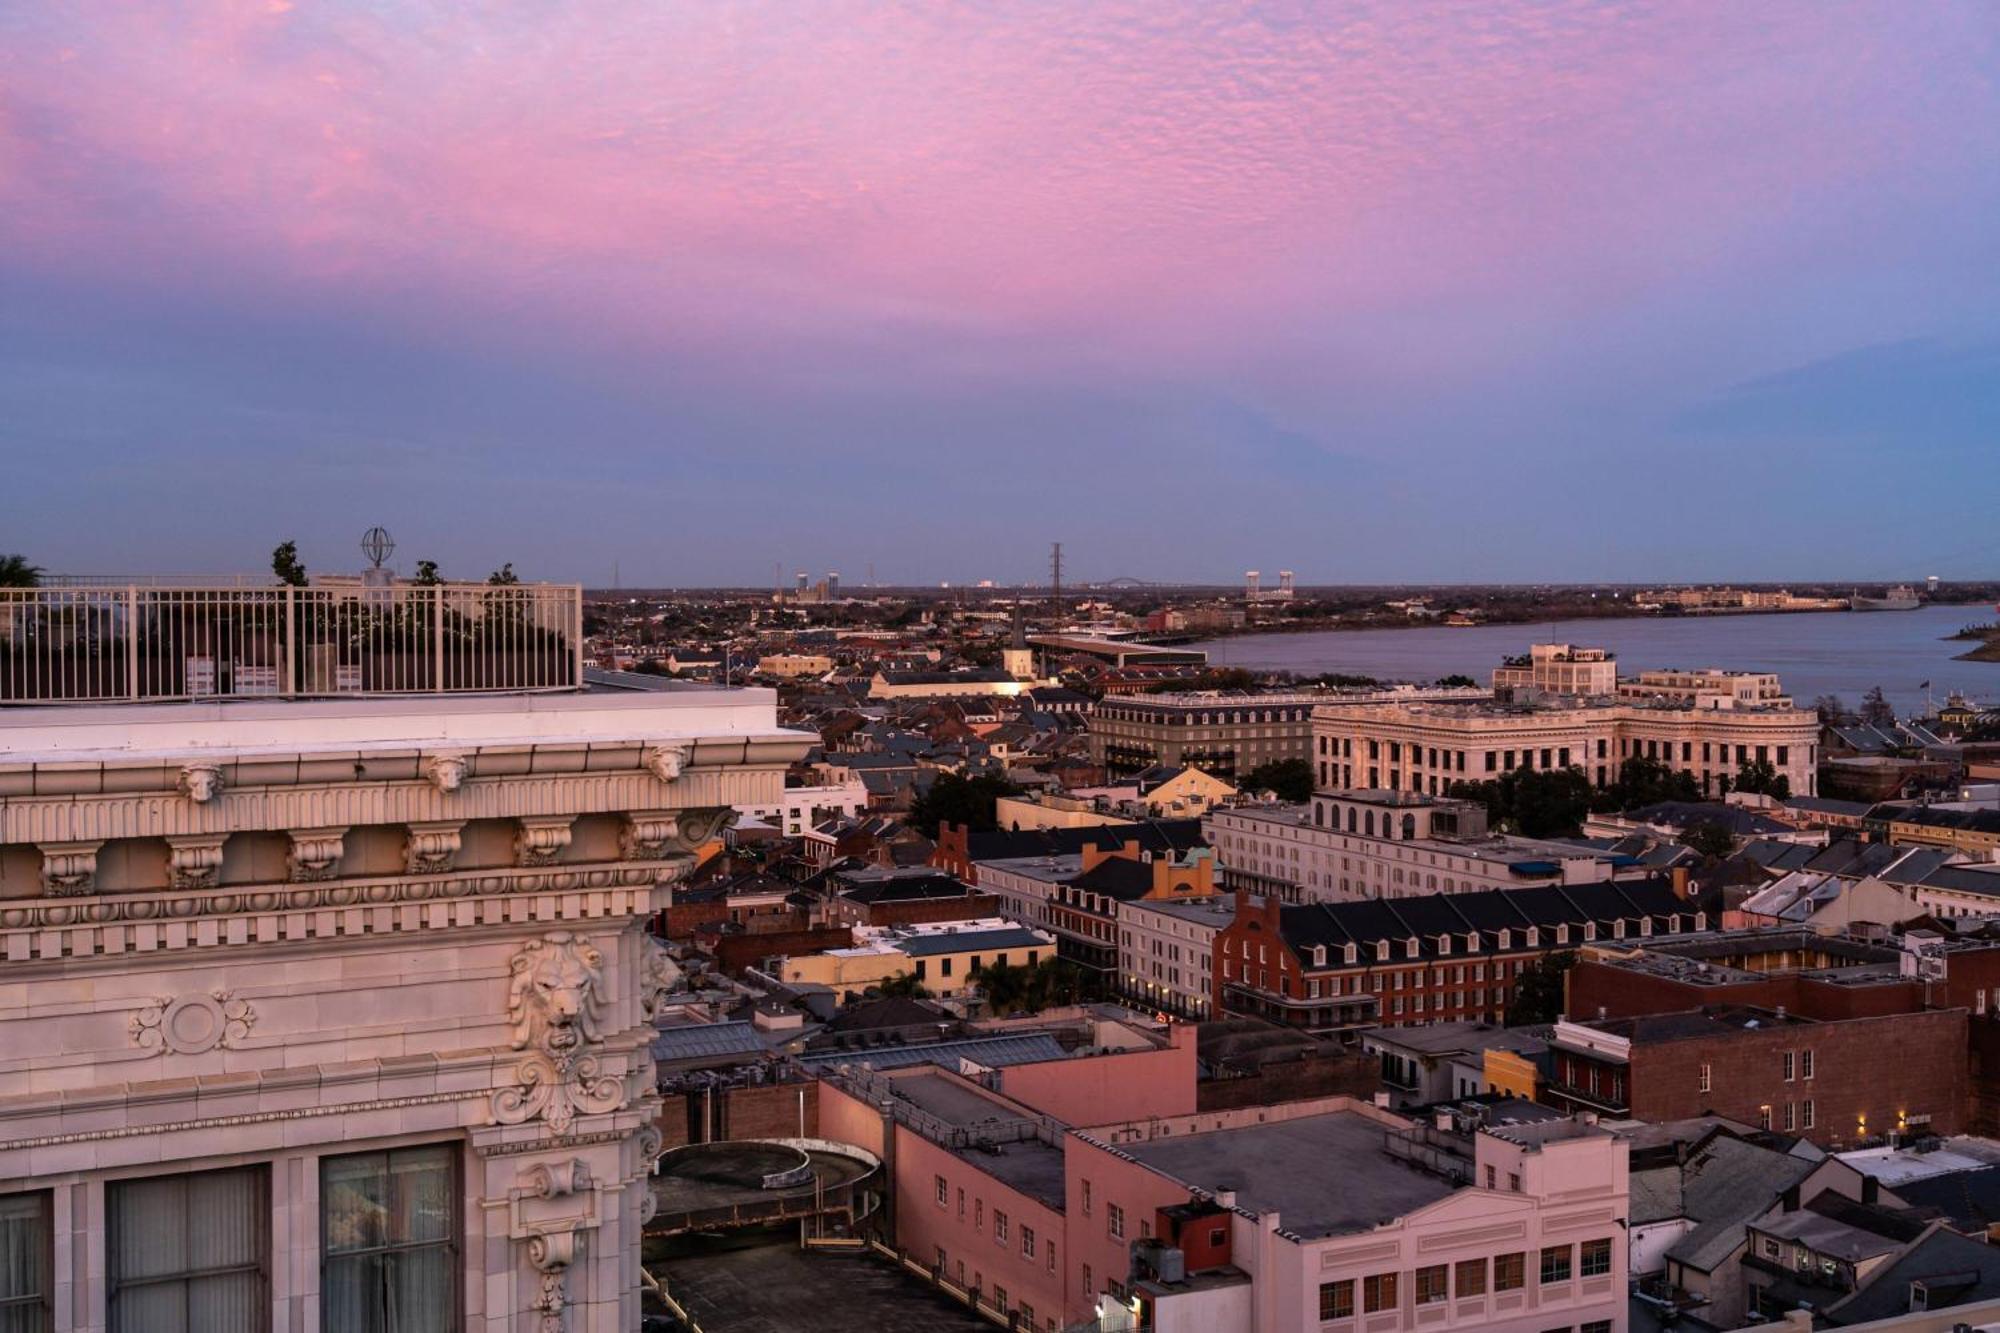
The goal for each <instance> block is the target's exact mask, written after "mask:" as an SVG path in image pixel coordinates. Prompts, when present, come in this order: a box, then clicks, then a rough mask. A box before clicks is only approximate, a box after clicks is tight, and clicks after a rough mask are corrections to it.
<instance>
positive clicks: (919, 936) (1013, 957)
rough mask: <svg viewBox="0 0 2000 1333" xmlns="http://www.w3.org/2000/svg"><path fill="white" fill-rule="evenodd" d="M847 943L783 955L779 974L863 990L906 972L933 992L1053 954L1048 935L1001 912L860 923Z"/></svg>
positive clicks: (961, 988)
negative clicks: (967, 918) (887, 923)
mask: <svg viewBox="0 0 2000 1333" xmlns="http://www.w3.org/2000/svg"><path fill="white" fill-rule="evenodd" d="M854 938H855V943H854V945H853V946H852V947H851V948H846V949H828V950H826V951H824V952H822V953H815V954H803V955H800V956H799V957H796V958H787V959H785V960H784V961H783V962H782V963H781V964H780V965H779V967H778V975H779V977H780V978H781V979H782V980H784V981H786V982H789V983H796V984H803V985H816V986H826V987H829V988H831V989H833V990H836V991H841V990H866V989H867V988H868V987H870V986H876V985H880V984H881V983H882V982H885V981H888V980H890V979H891V978H894V977H898V976H902V975H904V974H906V973H907V974H909V975H910V976H913V977H915V978H916V980H917V981H918V982H920V983H921V984H922V985H923V987H924V989H925V990H927V991H929V992H930V993H931V994H932V995H937V996H954V995H959V994H963V993H964V992H965V991H966V990H968V989H970V988H971V987H972V986H973V985H974V984H975V983H974V981H973V979H972V978H973V973H975V972H977V971H978V970H979V969H980V968H982V967H992V966H995V965H999V964H1005V965H1007V966H1010V967H1033V966H1035V965H1036V964H1038V963H1040V962H1041V961H1042V960H1043V959H1045V958H1053V957H1055V956H1056V942H1055V937H1054V936H1052V935H1045V934H1043V933H1042V932H1041V931H1039V930H1031V929H1029V928H1028V927H1026V926H1018V925H1015V924H1014V923H1013V922H1011V921H1008V920H1005V919H1004V918H1001V917H982V918H979V919H977V920H970V921H933V922H926V923H923V924H920V925H910V926H890V927H874V926H859V927H856V928H855V931H854Z"/></svg>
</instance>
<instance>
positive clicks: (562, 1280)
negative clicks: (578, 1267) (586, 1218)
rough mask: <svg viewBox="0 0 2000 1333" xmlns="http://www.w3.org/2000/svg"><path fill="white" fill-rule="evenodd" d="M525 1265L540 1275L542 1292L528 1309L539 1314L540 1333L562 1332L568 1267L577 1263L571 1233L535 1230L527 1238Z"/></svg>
mask: <svg viewBox="0 0 2000 1333" xmlns="http://www.w3.org/2000/svg"><path fill="white" fill-rule="evenodd" d="M528 1262H529V1263H531V1264H533V1265H534V1266H535V1271H536V1272H538V1273H540V1274H541V1275H542V1291H541V1294H540V1295H539V1296H537V1297H536V1298H535V1301H534V1304H533V1305H532V1306H530V1307H529V1308H530V1309H532V1310H534V1311H535V1313H537V1314H539V1315H541V1317H542V1320H541V1333H563V1308H564V1307H565V1306H567V1305H568V1304H569V1266H570V1265H571V1264H572V1263H574V1262H576V1233H575V1232H574V1231H538V1232H536V1233H535V1234H534V1235H532V1236H530V1237H528Z"/></svg>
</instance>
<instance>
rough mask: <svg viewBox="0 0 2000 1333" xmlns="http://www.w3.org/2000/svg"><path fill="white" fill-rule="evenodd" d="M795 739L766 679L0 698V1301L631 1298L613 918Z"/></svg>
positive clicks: (424, 1305)
mask: <svg viewBox="0 0 2000 1333" xmlns="http://www.w3.org/2000/svg"><path fill="white" fill-rule="evenodd" d="M135 655H136V650H135ZM439 679H440V681H442V680H443V677H442V674H440V676H439ZM133 693H134V694H138V693H140V691H138V690H136V689H135V690H134V691H133ZM810 740H811V738H810V737H809V736H806V735H803V734H801V733H797V732H788V731H785V730H782V729H780V728H779V727H778V726H777V725H776V714H775V701H774V698H773V696H772V695H771V694H770V693H769V692H767V691H762V690H732V691H719V690H711V689H702V688H682V689H670V690H666V691H659V692H653V691H647V692H623V691H613V692H594V691H591V690H586V689H583V688H576V687H572V688H569V689H555V690H543V691H541V692H533V693H530V692H519V693H505V692H477V691H465V692H453V691H452V690H451V689H449V688H446V687H443V686H441V687H440V688H438V689H437V690H435V691H434V692H431V693H425V694H412V695H404V696H399V697H385V696H380V695H370V694H367V693H364V692H358V693H354V694H351V695H350V697H338V698H323V699H319V700H306V699H297V700H294V699H229V700H225V701H213V702H149V701H143V700H136V699H135V700H134V701H131V702H125V703H110V702H102V701H100V702H90V703H82V704H39V705H38V704H33V703H29V704H26V705H13V706H0V1325H4V1326H5V1327H7V1328H18V1329H31V1330H33V1329H48V1330H56V1331H58V1333H61V1331H67V1330H78V1331H83V1330H88V1331H90V1333H97V1331H99V1330H105V1331H107V1333H108V1331H111V1330H117V1331H119V1333H125V1331H127V1330H130V1331H132V1333H177V1331H185V1333H305V1331H310V1330H321V1331H323V1333H374V1331H378V1330H379V1331H380V1333H418V1331H420V1330H421V1331H424V1333H429V1331H432V1330H467V1331H468V1333H471V1331H473V1330H477V1331H479V1333H503V1331H504V1333H612V1330H617V1333H629V1330H631V1329H634V1328H636V1327H638V1301H639V1289H640V1277H639V1235H640V1229H641V1226H642V1224H643V1222H644V1220H645V1218H646V1217H647V1216H648V1215H649V1211H650V1207H651V1196H650V1191H649V1189H648V1186H647V1178H648V1175H649V1172H650V1167H651V1163H652V1160H653V1158H654V1156H655V1153H656V1150H657V1147H658V1144H659V1135H658V1131H657V1129H656V1128H655V1125H654V1119H655V1115H656V1112H657V1109H658V1102H657V1098H656V1096H655V1094H654V1077H653V1070H652V1066H651V1060H650V1056H649V1041H650V1038H651V1037H652V1035H653V1030H652V1026H651V1023H650V1021H649V1013H650V1009H651V1006H652V1004H653V1003H654V1000H655V997H656V995H657V992H658V990H659V987H660V984H661V980H662V978H663V976H664V969H663V968H661V967H660V965H659V963H660V960H659V958H658V956H657V947H656V946H655V945H653V944H652V942H651V941H650V939H649V938H648V936H647V935H646V932H645V929H644V925H643V923H644V922H645V920H646V918H647V917H648V916H649V915H650V914H651V913H653V912H654V911H656V910H658V909H660V908H662V907H663V906H665V903H666V899H667V896H668V893H669V886H670V885H671V884H672V883H673V882H674V880H675V879H676V877H678V876H680V875H681V874H683V873H684V872H685V870H686V868H687V867H688V865H689V862H690V856H689V851H690V849H691V848H692V847H694V846H695V845H697V844H698V843H700V842H701V841H703V840H704V839H705V838H707V837H708V836H710V835H711V834H712V833H713V832H714V830H715V829H716V828H717V827H718V826H719V824H720V823H721V822H722V821H723V820H724V819H725V818H726V817H727V812H728V811H729V810H730V809H731V808H732V807H736V806H745V805H758V804H764V803H769V802H772V801H775V800H777V799H778V797H779V792H780V789H781V788H782V786H783V775H784V770H785V766H786V764H787V763H788V762H790V761H792V760H794V759H796V758H798V757H800V756H801V755H803V753H804V752H805V750H806V748H807V746H808V744H809V743H810Z"/></svg>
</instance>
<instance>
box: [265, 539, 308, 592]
mask: <svg viewBox="0 0 2000 1333" xmlns="http://www.w3.org/2000/svg"><path fill="white" fill-rule="evenodd" d="M271 572H272V573H273V574H276V575H277V576H278V582H280V583H283V584H288V585H290V586H291V587H294V588H303V587H305V586H306V567H305V563H304V562H303V561H301V560H300V559H299V544H298V543H297V542H294V541H284V542H279V543H278V545H277V548H276V549H275V550H273V551H272V552H271Z"/></svg>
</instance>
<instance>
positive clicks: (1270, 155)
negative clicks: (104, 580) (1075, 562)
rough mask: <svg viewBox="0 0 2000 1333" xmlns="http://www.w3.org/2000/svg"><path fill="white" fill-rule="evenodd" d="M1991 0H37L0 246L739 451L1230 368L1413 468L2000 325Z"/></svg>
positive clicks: (92, 276) (1168, 390) (5, 19)
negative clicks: (471, 356)
mask: <svg viewBox="0 0 2000 1333" xmlns="http://www.w3.org/2000/svg"><path fill="white" fill-rule="evenodd" d="M1996 16H2000V11H1996V10H1995V9H1994V8H1993V7H1992V6H1989V5H1985V4H1981V3H1963V4H1949V3H1916V4H1908V3H1900V2H1899V3H1893V4H1844V5H1835V4H1820V3H1781V2H1776V0H1774V2H1773V3H1760V4H1755V5H1745V4H1740V3H1682V4H1666V5H1647V4H1630V5H1619V4H1608V3H1584V2H1583V0H1568V2H1564V0H1553V2H1551V3H1545V4H1504V5H1497V4H1496V5H1486V6H1478V5H1461V4H1450V5H1442V4H1419V3H1412V2H1410V0H1401V2H1396V3H1346V4H1317V5H1312V4H1271V5H1226V4H1192V3H1189V4H1180V3H1166V2H1165V0H1146V2H1143V3H1141V2H1137V0H1135V2H1133V3H1103V4H1084V3H1077V4H1046V5H1043V4H1015V5H984V4H981V5H972V4H942V3H940V4H910V5H891V4H861V3H842V2H837V0H834V2H825V3H807V2H805V0H782V2H777V3H769V4H750V3H734V4H732V3H700V4H692V3H690V4H674V3H667V4H663V3H658V2H657V0H653V2H650V3H643V4H624V5H619V4H605V5H585V6H552V5H545V4H532V5H531V4H519V5H513V6H476V7H452V8H450V9H444V8H442V7H440V8H432V7H429V6H415V5H405V4H387V3H384V4H374V5H366V6H362V5H331V4H313V3H307V2H306V0H297V2H296V3H287V0H258V2H257V3H228V4H191V3H190V4H151V3H127V4H109V3H79V4H63V5H54V4H51V5H45V6H24V7H20V8H17V9H16V10H15V11H14V12H13V13H12V14H11V15H9V16H0V211H4V214H5V218H6V236H7V240H8V244H9V250H10V254H9V257H8V259H7V260H6V261H5V263H6V272H8V273H9V274H11V275H13V276H15V277H16V278H17V279H20V280H23V281H28V282H31V283H33V284H35V285H36V289H37V290H38V291H47V292H52V293H54V294H55V299H57V300H58V301H59V302H60V303H61V304H62V305H63V306H64V307H65V309H64V311H63V312H62V313H63V314H64V315H65V316H66V317H67V316H73V317H74V318H75V319H76V320H80V321H82V322H84V323H88V320H87V319H86V318H85V316H84V315H83V314H81V313H79V312H82V311H87V309H88V308H89V305H90V302H91V300H93V299H109V300H115V301H127V300H142V299H143V300H145V301H148V302H154V303H156V304H157V306H158V307H159V308H164V309H168V310H178V311H180V312H182V313H183V314H185V313H186V312H189V311H198V312H201V313H202V317H203V318H209V317H216V318H222V317H223V316H222V315H219V314H217V312H229V313H228V316H227V317H228V318H230V319H239V320H248V321H255V320H257V319H287V320H289V319H295V318H306V319H311V320H313V321H317V323H318V325H319V326H320V328H321V329H322V330H323V331H329V332H330V333H332V334H337V335H338V336H340V337H343V338H346V337H361V338H369V337H374V338H379V339H384V340H388V341H391V342H393V341H396V340H403V339H408V340H413V341H415V342H418V343H430V344H436V345H448V346H451V347H453V348H457V349H461V350H464V351H467V352H468V353H476V354H478V355H482V356H490V357H493V358H495V359H496V360H504V361H505V362H506V363H507V364H509V365H512V366H520V365H528V366H535V367H540V368H542V369H543V370H545V371H546V373H549V374H551V375H554V376H560V377H561V378H562V379H563V380H564V382H565V383H567V384H572V385H574V384H585V385H594V386H595V387H596V388H597V389H599V390H601V391H604V392H608V393H617V394H625V393H631V394H636V395H639V396H641V397H643V396H644V395H645V394H646V393H648V392H650V388H649V386H653V385H657V384H659V383H670V384H673V385H676V386H681V387H682V388H686V389H687V390H688V391H689V392H690V393H693V392H695V389H696V387H697V386H698V387H699V388H700V392H701V393H702V394H703V395H705V396H704V398H703V401H702V402H701V403H700V404H699V405H698V406H697V407H695V408H691V410H698V411H699V412H700V414H701V415H702V416H703V418H704V419H705V420H713V421H716V422H728V423H732V424H731V426H730V427H729V428H731V429H737V430H740V431H742V432H744V433H745V434H746V435H747V436H750V437H752V438H756V437H758V435H759V432H758V430H757V428H755V427H754V426H752V425H749V424H746V423H747V422H749V421H752V420H754V419H755V418H756V416H757V409H758V407H759V405H760V403H761V402H762V401H764V400H766V399H767V398H768V397H771V396H775V397H778V398H782V399H784V400H785V402H786V403H787V404H789V405H791V406H792V407H794V408H796V410H797V411H798V412H799V413H802V414H804V415H807V416H811V415H812V414H814V413H817V412H821V411H824V410H828V409H827V405H828V404H831V405H833V406H834V408H835V409H838V408H839V407H840V406H841V405H843V404H844V405H847V406H849V407H851V408H852V409H853V411H854V412H855V413H857V415H856V416H855V417H854V419H853V421H852V423H851V424H852V427H853V429H854V431H856V432H857V433H862V434H866V433H868V432H870V431H873V430H875V429H876V428H877V426H876V424H875V423H877V422H879V421H880V420H882V419H884V418H887V419H891V420H893V419H894V418H895V416H896V413H897V409H896V407H895V402H896V399H897V398H898V397H906V398H910V399H915V400H921V401H922V402H923V403H925V404H928V405H930V406H931V407H933V408H940V405H943V407H942V408H940V410H943V408H948V407H949V405H950V404H951V403H952V402H954V401H962V402H964V403H966V404H968V406H967V408H966V410H967V411H968V412H970V411H974V410H979V411H982V412H983V411H984V410H985V409H983V408H978V409H975V408H974V407H973V406H970V405H971V404H977V403H980V402H984V401H985V400H987V399H988V398H991V397H1003V398H1004V397H1007V396H1009V395H1023V396H1026V397H1029V398H1040V397H1044V396H1048V395H1061V394H1067V393H1072V392H1080V393H1087V394H1091V395H1099V396H1102V397H1105V398H1107V399H1109V400H1110V401H1113V402H1122V403H1130V402H1133V401H1143V402H1151V403H1158V402H1159V401H1162V395H1171V394H1179V393H1192V394H1194V395H1195V396H1197V397H1203V398H1208V399H1213V400H1215V401H1227V402H1229V403H1230V404H1231V405H1232V407H1235V408H1241V409H1242V410H1245V411H1248V412H1250V413H1251V414H1253V415H1255V416H1257V417H1258V418H1260V419H1263V420H1265V421H1268V422H1269V423H1271V424H1272V428H1273V429H1275V430H1277V431H1279V432H1281V433H1283V434H1285V435H1287V436H1292V435H1296V436H1298V437H1300V438H1301V439H1303V440H1304V441H1305V442H1306V443H1305V445H1304V446H1303V447H1305V448H1307V449H1309V450H1310V449H1313V448H1320V449H1323V450H1325V451H1327V452H1329V453H1339V452H1342V451H1345V450H1354V449H1359V450H1360V451H1361V452H1362V453H1363V454H1364V455H1365V456H1368V457H1370V458H1373V459H1375V460H1376V461H1381V460H1382V459H1384V458H1393V457H1394V456H1395V455H1396V453H1397V451H1398V449H1399V448H1408V447H1416V446H1418V445H1420V444H1423V443H1425V442H1430V441H1435V440H1436V439H1437V435H1438V432H1440V431H1445V432H1449V431H1451V430H1453V429H1454V428H1455V426H1456V425H1457V424H1462V423H1464V422H1465V421H1466V412H1467V410H1468V407H1467V405H1468V402H1470V401H1480V402H1483V403H1484V404H1485V406H1484V407H1482V408H1481V409H1480V412H1481V413H1482V414H1483V416H1484V417H1485V418H1487V422H1486V424H1491V422H1492V421H1493V420H1498V421H1499V422H1501V423H1506V422H1509V421H1513V422H1514V426H1513V428H1514V429H1518V430H1522V431H1526V432H1528V434H1529V435H1530V436H1542V437H1546V436H1547V435H1548V434H1550V433H1552V432H1555V433H1567V432H1568V431H1569V430H1571V429H1573V428H1574V422H1575V414H1576V412H1577V410H1578V409H1579V408H1580V407H1581V408H1586V409H1587V408H1588V407H1589V406H1590V405H1591V404H1592V403H1593V390H1592V389H1591V388H1590V387H1588V386H1589V385H1596V386H1598V391H1601V392H1602V393H1603V395H1604V399H1605V402H1606V403H1609V402H1627V401H1630V400H1631V398H1632V397H1633V396H1634V395H1641V396H1648V397H1651V396H1655V395H1659V394H1661V393H1662V391H1663V388H1664V387H1665V386H1676V387H1677V390H1678V391H1681V392H1690V393H1693V394H1694V396H1696V397H1699V396H1700V394H1701V393H1705V392H1712V391H1719V390H1721V389H1723V388H1726V387H1727V386H1728V385H1731V384H1735V383H1738V382H1741V381H1744V380H1749V379H1754V378H1756V377H1758V376H1760V375H1766V374H1772V373H1776V372H1779V371H1784V370H1787V369H1789V368H1791V367H1795V366H1800V365H1804V364H1808V363H1811V362H1814V361H1816V360H1820V359H1823V358H1828V357H1833V356H1837V355H1840V354H1843V353H1846V352H1849V351H1851V350H1853V349H1855V348H1857V347H1864V346H1870V345H1875V344H1879V343H1888V342H1897V341H1901V340H1905V339H1909V338H1917V337H1944V338H1946V339H1950V340H1956V341H1964V340H1973V341H1977V340H1978V339H1981V338H1984V337H1986V336H1988V335H1989V334H1991V333H1992V327H1991V316H1990V313H1989V312H1990V310H1991V309H1992V303H1991V299H1990V298H1991V296H1992V295H1993V290H1992V283H1991V281H1990V275H1987V278H1986V279H1985V280H1978V279H1977V277H1976V273H1977V270H1978V269H1979V267H1980V265H1979V261H1980V258H1981V256H1984V257H1985V258H1986V259H1987V260H1988V261H1990V260H1991V257H1992V243H1993V232H1992V226H1993V224H1992V214H1991V211H1990V209H1988V208H1983V207H1981V206H1980V205H1982V204H1987V205H1990V204H1991V203H1992V201H1993V200H1994V198H1995V194H1996V179H2000V176H1996V169H1995V162H1994V148H1993V139H1994V130H1993V125H1994V124H1995V123H2000V97H1996V91H1995V87H1994V70H1995V68H1996V66H2000V17H1996ZM1988 266H1989V267H1990V263H1989V265H1988ZM1579 380H1581V381H1584V382H1585V385H1586V387H1584V388H1581V389H1578V388H1577V387H1576V382H1577V381H1579ZM716 386H733V387H716ZM746 395H747V396H746ZM1552 399H1561V401H1560V402H1559V403H1558V402H1555V401H1551V400H1552ZM44 406H48V405H47V404H44ZM1685 406H1687V404H1686V403H1680V402H1671V401H1665V400H1662V401H1661V402H1659V404H1658V405H1657V407H1656V409H1655V415H1656V416H1670V415H1672V413H1673V412H1675V411H1678V410H1680V409H1681V408H1683V407H1685ZM1558 408H1561V409H1562V410H1564V411H1566V412H1567V413H1568V414H1569V415H1568V416H1567V417H1565V418H1561V419H1560V421H1561V424H1560V425H1558V424H1557V422H1558V420H1559V419H1558V418H1557V417H1555V416H1554V415H1552V414H1553V413H1554V412H1555V411H1556V410H1557V409H1558ZM315 410H317V409H315ZM1496 414H1497V415H1496ZM1516 415H1518V417H1519V418H1520V419H1519V420H1518V421H1515V420H1514V418H1515V416H1516ZM718 429H720V427H718ZM778 430H779V426H778V424H777V423H776V422H773V423H771V425H770V426H769V428H768V430H767V431H766V432H765V433H764V434H763V435H762V438H763V439H766V440H768V439H770V438H773V437H774V436H775V435H776V433H777V432H778ZM871 438H872V437H871ZM1230 445H1231V441H1230V440H1229V439H1228V438H1218V439H1216V440H1214V441H1212V442H1211V446H1210V447H1212V448H1213V449H1217V450H1222V451H1224V452H1226V451H1227V450H1228V449H1229V448H1230ZM885 447H888V446H885ZM910 447H912V448H916V447H919V446H918V445H917V444H914V443H912V444H911V445H910ZM892 452H893V451H892ZM1299 563H1304V562H1303V560H1301V561H1300V562H1299ZM746 573H747V571H746Z"/></svg>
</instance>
